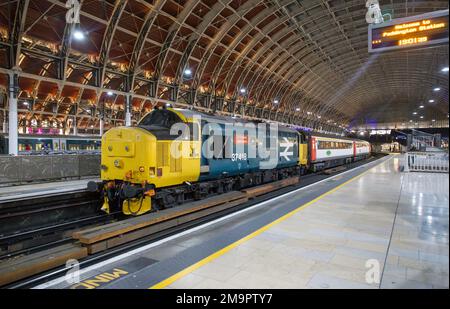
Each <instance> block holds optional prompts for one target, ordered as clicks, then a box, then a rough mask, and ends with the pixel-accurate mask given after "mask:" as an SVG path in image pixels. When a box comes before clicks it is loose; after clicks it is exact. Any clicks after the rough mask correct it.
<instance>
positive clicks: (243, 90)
mask: <svg viewBox="0 0 450 309" xmlns="http://www.w3.org/2000/svg"><path fill="white" fill-rule="evenodd" d="M239 91H240V92H241V93H246V92H247V90H246V89H245V88H241V90H239Z"/></svg>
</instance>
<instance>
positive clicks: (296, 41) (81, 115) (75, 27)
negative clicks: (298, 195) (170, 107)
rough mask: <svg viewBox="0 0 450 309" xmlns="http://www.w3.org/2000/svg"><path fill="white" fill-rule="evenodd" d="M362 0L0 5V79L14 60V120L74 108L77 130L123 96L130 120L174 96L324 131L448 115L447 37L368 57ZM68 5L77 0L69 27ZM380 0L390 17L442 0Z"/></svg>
mask: <svg viewBox="0 0 450 309" xmlns="http://www.w3.org/2000/svg"><path fill="white" fill-rule="evenodd" d="M365 2H366V1H350V0H331V1H328V0H322V1H319V0H232V1H230V0H106V1H103V0H78V1H77V0H70V1H66V0H8V1H2V3H1V4H0V87H2V88H3V89H4V91H5V92H6V91H7V89H8V73H10V72H11V71H12V69H13V68H14V69H16V70H18V71H19V77H20V78H19V86H20V93H19V98H20V102H19V113H20V119H21V121H22V122H24V121H25V122H26V121H27V120H30V119H32V118H33V117H34V118H37V119H38V120H39V121H43V119H50V118H51V119H57V120H58V121H60V122H64V121H66V120H67V119H69V118H71V116H73V115H77V124H78V126H79V127H80V128H83V127H84V128H90V127H94V128H95V127H96V126H98V123H99V116H100V115H104V116H105V119H106V124H107V126H114V125H120V124H123V119H124V109H125V104H126V101H127V96H129V100H130V102H131V105H132V110H133V121H138V120H139V119H140V118H141V117H142V116H143V115H144V114H145V113H146V112H148V111H150V110H151V109H152V107H153V106H154V105H155V104H168V103H175V102H176V104H175V105H176V106H178V107H183V106H192V105H193V106H194V107H195V108H196V109H198V110H201V111H208V110H209V111H214V112H216V113H223V114H228V115H230V114H232V115H238V116H239V115H244V116H245V117H254V118H260V119H270V120H275V121H280V122H284V123H293V124H297V125H302V126H308V127H314V128H323V129H324V130H329V131H333V130H337V131H339V130H340V129H342V128H344V127H345V128H352V127H356V126H359V125H361V124H370V123H375V124H376V123H390V122H404V123H407V122H409V121H410V120H413V121H416V119H415V118H414V117H416V118H417V119H419V118H418V117H419V116H423V118H422V120H429V121H431V119H434V120H435V121H441V120H442V121H447V124H448V118H447V117H448V72H445V71H442V68H444V67H448V56H449V54H448V44H447V45H443V46H439V47H434V48H426V49H416V50H409V51H396V52H390V53H375V54H369V53H368V46H367V40H368V35H367V33H368V32H367V29H368V24H367V22H366V19H365V15H366V12H367V8H366V6H365ZM66 3H72V4H73V5H75V7H74V8H75V12H76V8H77V4H78V3H79V4H80V15H79V21H80V23H79V24H76V23H68V22H67V21H68V19H67V17H74V16H76V14H74V15H71V13H72V11H70V10H69V9H68V8H67V7H66ZM380 6H381V9H382V12H383V13H387V14H389V15H390V16H391V17H392V18H402V17H406V16H413V15H417V14H422V13H426V12H432V11H436V10H443V9H448V1H407V0H390V1H380ZM69 20H70V18H69ZM435 88H440V89H439V91H434V89H435ZM5 101H6V100H4V99H3V100H0V110H1V109H2V108H3V110H5V109H6V107H7V106H6V104H5ZM2 102H3V106H2ZM421 105H423V106H424V107H423V108H420V106H421ZM414 112H417V115H413V113H414ZM0 115H1V112H0ZM72 118H73V117H72Z"/></svg>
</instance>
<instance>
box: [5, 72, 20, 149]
mask: <svg viewBox="0 0 450 309" xmlns="http://www.w3.org/2000/svg"><path fill="white" fill-rule="evenodd" d="M18 94H19V75H18V74H17V73H15V72H14V73H11V74H9V104H8V105H9V121H8V123H9V128H8V136H9V138H8V141H9V145H8V146H9V154H11V155H15V156H17V155H18V153H19V146H18V144H19V141H18V140H19V133H18V132H19V131H18V128H17V123H18V121H17V96H18Z"/></svg>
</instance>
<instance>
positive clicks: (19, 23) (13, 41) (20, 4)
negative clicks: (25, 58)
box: [8, 0, 30, 69]
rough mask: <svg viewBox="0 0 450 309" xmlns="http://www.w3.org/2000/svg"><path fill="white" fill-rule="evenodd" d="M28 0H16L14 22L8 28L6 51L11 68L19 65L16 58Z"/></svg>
mask: <svg viewBox="0 0 450 309" xmlns="http://www.w3.org/2000/svg"><path fill="white" fill-rule="evenodd" d="M29 3H30V1H29V0H18V1H17V6H16V12H15V14H14V22H13V24H12V29H10V36H9V44H10V45H9V51H8V64H9V68H10V69H12V68H14V67H16V66H18V65H19V63H18V59H19V56H20V52H21V47H22V35H23V31H24V27H25V21H26V18H27V11H28V5H29Z"/></svg>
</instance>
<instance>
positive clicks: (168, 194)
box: [88, 108, 370, 215]
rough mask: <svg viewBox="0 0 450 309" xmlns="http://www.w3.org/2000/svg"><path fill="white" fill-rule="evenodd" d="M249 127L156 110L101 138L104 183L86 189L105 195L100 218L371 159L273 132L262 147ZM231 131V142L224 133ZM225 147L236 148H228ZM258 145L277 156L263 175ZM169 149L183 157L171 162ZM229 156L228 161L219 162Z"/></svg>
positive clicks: (344, 141) (350, 142)
mask: <svg viewBox="0 0 450 309" xmlns="http://www.w3.org/2000/svg"><path fill="white" fill-rule="evenodd" d="M199 119H201V120H199ZM249 123H250V124H254V125H255V127H256V126H257V125H258V123H254V122H247V121H244V120H242V119H234V118H233V117H222V116H216V115H208V114H203V113H198V112H194V111H191V110H185V109H172V108H167V109H156V110H154V111H152V112H150V113H149V114H147V115H146V116H145V117H144V118H143V119H142V120H141V121H140V122H139V124H138V126H137V127H117V128H113V129H111V130H109V131H108V132H106V133H105V134H104V136H103V138H102V152H101V153H102V157H101V180H102V182H101V183H94V182H91V183H89V185H88V187H89V189H90V190H92V191H94V190H100V191H102V192H103V198H104V203H103V207H102V209H103V210H105V211H107V212H109V211H111V210H121V211H122V212H123V213H124V214H127V215H140V214H143V213H146V212H148V211H152V210H158V209H163V208H167V207H173V206H176V205H178V204H182V203H183V202H184V201H187V200H198V199H202V198H204V197H207V196H210V195H214V194H220V193H226V192H229V191H232V190H239V189H242V188H246V187H251V186H255V185H260V184H263V183H269V182H272V181H277V180H281V179H284V178H288V177H300V176H301V175H303V174H305V173H308V172H310V171H320V170H323V169H326V168H331V167H334V166H338V165H342V164H346V163H349V162H353V161H357V160H362V159H364V158H367V157H368V156H369V155H370V144H369V143H368V142H366V141H362V140H355V139H348V138H340V137H332V136H325V135H320V134H309V133H305V132H299V131H297V130H294V129H292V128H288V127H283V126H279V127H278V132H277V134H278V136H275V138H273V137H267V140H266V141H265V143H264V144H262V143H263V142H264V139H262V140H261V139H259V135H257V134H256V135H249V134H248V131H246V130H245V127H244V125H245V124H249ZM178 124H181V125H184V126H186V127H187V128H189V129H190V130H188V131H189V135H188V136H185V135H184V133H183V132H182V130H179V131H177V132H178V133H176V134H173V132H171V128H173V127H174V125H178ZM230 124H231V126H232V129H233V130H232V133H231V134H230V133H229V132H230V131H227V130H226V128H227V126H228V128H229V126H230ZM208 125H209V126H215V129H214V133H212V135H208V134H205V132H203V133H201V134H197V135H195V134H194V133H195V131H196V130H197V131H198V132H202V129H203V128H204V127H205V126H208ZM264 125H265V127H264V126H263V127H262V128H263V129H261V127H259V126H258V127H257V131H258V130H268V129H269V125H268V124H264ZM216 131H217V132H216ZM193 132H194V133H193ZM218 132H221V133H218ZM227 132H228V133H227ZM171 133H172V134H171ZM258 133H261V131H258ZM249 136H250V137H249ZM255 136H258V138H255ZM271 139H273V140H275V141H276V143H277V144H276V145H275V146H274V145H272V144H270V143H271ZM208 141H209V142H211V141H212V145H213V146H214V144H215V143H218V144H220V145H221V146H220V147H217V148H218V149H219V151H216V150H214V153H213V154H212V155H205V149H208V147H210V146H211V145H210V144H208ZM230 141H234V143H231V147H228V148H227V147H226V145H227V143H229V142H230ZM205 145H207V146H206V148H205ZM262 145H271V147H272V149H277V148H278V152H277V157H276V158H275V162H272V163H273V164H272V165H273V166H272V167H271V168H266V167H264V168H262V166H263V165H264V164H269V163H270V158H269V159H267V158H265V157H263V156H260V155H257V156H256V157H255V156H252V155H251V154H252V153H251V150H252V149H254V148H257V149H258V148H259V147H261V148H262V147H263V146H262ZM222 146H223V150H222V148H221V147H222ZM274 147H275V148H274ZM213 148H214V147H213ZM173 149H177V150H179V151H178V152H179V153H182V155H181V156H178V157H177V156H173V155H171V151H172V150H173ZM202 150H203V151H202ZM209 150H211V147H210V148H209ZM227 151H229V153H228V155H227V156H224V155H223V154H224V153H225V152H227Z"/></svg>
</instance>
